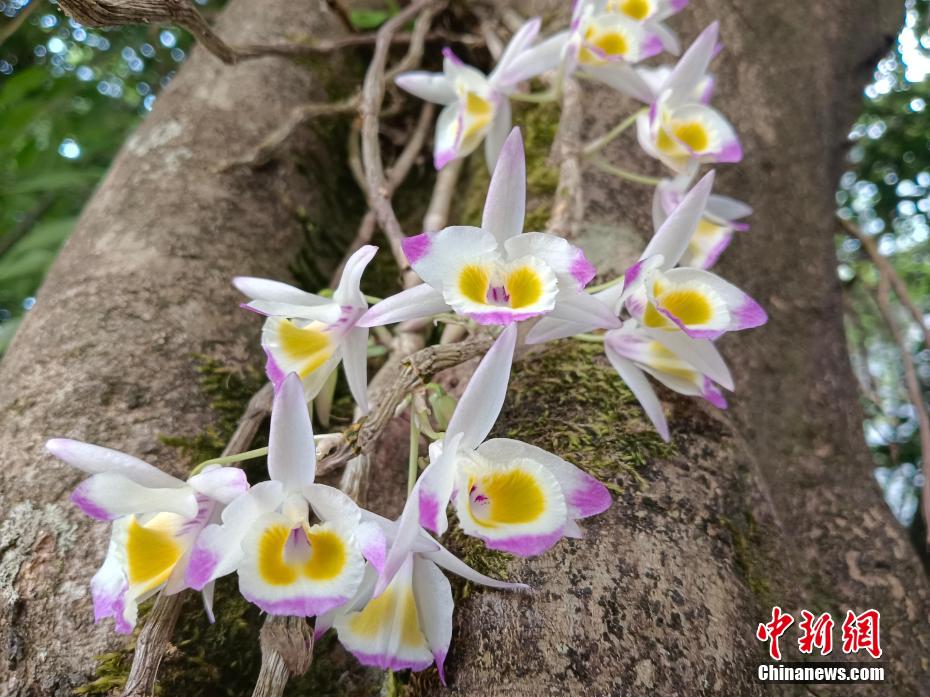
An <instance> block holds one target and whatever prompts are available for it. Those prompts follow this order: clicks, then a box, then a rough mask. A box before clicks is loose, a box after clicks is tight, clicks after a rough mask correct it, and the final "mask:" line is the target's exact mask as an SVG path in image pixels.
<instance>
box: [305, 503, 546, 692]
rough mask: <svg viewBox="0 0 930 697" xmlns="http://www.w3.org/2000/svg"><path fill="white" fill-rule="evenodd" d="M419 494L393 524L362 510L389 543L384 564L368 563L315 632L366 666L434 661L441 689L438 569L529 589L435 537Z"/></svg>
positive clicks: (442, 595) (444, 643)
mask: <svg viewBox="0 0 930 697" xmlns="http://www.w3.org/2000/svg"><path fill="white" fill-rule="evenodd" d="M418 491H419V487H418V486H417V487H415V488H414V490H413V492H412V493H411V495H410V496H409V497H408V498H407V502H406V504H405V506H404V510H403V513H402V514H401V516H400V518H399V519H398V520H397V521H390V520H387V519H386V518H382V517H381V516H378V515H375V514H373V513H368V512H366V513H365V516H366V517H367V518H368V519H369V520H372V521H375V522H377V523H378V524H379V525H380V526H381V528H382V531H383V532H384V534H385V537H386V538H387V540H388V542H389V544H390V548H389V551H388V553H387V558H386V559H385V562H384V567H383V568H382V569H381V570H378V569H376V568H375V567H374V566H372V565H369V566H368V567H367V569H366V572H365V577H364V579H363V580H362V583H361V585H360V586H359V589H358V592H357V593H356V595H355V597H354V598H353V599H352V600H350V601H349V602H348V603H346V604H345V605H344V606H342V607H340V608H338V609H336V610H333V611H331V612H329V613H327V614H326V615H323V616H320V617H318V618H317V620H316V627H315V634H316V635H317V636H318V637H319V636H321V635H322V634H323V633H324V632H325V631H326V630H327V629H328V628H329V627H331V626H334V627H335V628H336V631H337V633H338V635H339V641H340V642H341V643H342V645H343V646H345V647H346V649H348V650H349V651H350V652H351V653H352V654H353V655H354V656H355V657H356V658H357V659H358V660H359V661H360V662H361V663H362V664H364V665H368V666H374V667H377V668H384V669H392V670H399V669H403V668H409V669H411V670H423V669H424V668H428V667H429V666H430V665H432V664H433V663H435V664H436V668H437V669H438V671H439V678H440V680H442V682H443V684H445V672H444V670H443V664H444V662H445V659H446V656H447V655H448V653H449V644H450V643H451V641H452V612H453V600H452V588H451V586H450V585H449V581H448V579H446V577H445V576H444V575H443V574H442V572H441V571H440V567H441V568H443V569H446V570H447V571H451V572H452V573H454V574H456V575H457V576H461V577H462V578H464V579H466V580H468V581H471V582H473V583H477V584H481V585H484V586H489V587H492V588H500V589H509V590H525V589H527V588H528V587H527V586H526V585H524V584H522V583H507V582H505V581H498V580H497V579H493V578H490V577H489V576H485V575H484V574H481V573H478V572H477V571H475V570H474V569H472V568H471V567H469V566H468V565H467V564H465V563H464V562H463V561H461V560H460V559H458V558H457V557H456V556H455V555H453V554H452V553H451V552H449V550H447V549H446V548H445V547H443V546H442V545H441V544H439V543H438V542H437V541H436V540H434V539H433V538H432V537H431V536H430V535H429V534H428V533H427V532H426V531H425V530H424V529H423V528H422V526H421V525H420V521H419V518H420V514H419V496H418Z"/></svg>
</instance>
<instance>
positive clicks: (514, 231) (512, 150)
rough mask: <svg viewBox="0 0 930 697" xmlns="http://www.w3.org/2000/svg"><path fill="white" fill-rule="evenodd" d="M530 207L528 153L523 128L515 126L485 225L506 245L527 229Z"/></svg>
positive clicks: (497, 170)
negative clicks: (527, 194) (528, 200)
mask: <svg viewBox="0 0 930 697" xmlns="http://www.w3.org/2000/svg"><path fill="white" fill-rule="evenodd" d="M525 207H526V157H525V155H524V152H523V137H522V136H521V135H520V129H519V128H514V129H513V130H512V131H511V132H510V135H509V136H508V137H507V140H506V141H505V142H504V146H503V149H502V150H501V154H500V158H499V159H498V161H497V166H496V167H495V168H494V174H493V175H492V176H491V185H490V187H489V188H488V197H487V199H486V201H485V204H484V213H483V215H482V217H481V229H482V230H484V231H487V232H490V233H491V234H492V235H494V238H495V239H496V240H497V244H499V245H502V244H504V243H505V242H506V241H507V240H508V239H510V238H513V237H515V236H517V235H520V233H521V232H523V219H524V216H525V212H526V211H525Z"/></svg>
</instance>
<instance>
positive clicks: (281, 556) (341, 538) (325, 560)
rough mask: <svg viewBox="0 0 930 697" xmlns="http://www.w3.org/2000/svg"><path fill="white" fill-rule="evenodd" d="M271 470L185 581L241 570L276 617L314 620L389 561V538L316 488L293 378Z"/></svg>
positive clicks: (208, 542)
mask: <svg viewBox="0 0 930 697" xmlns="http://www.w3.org/2000/svg"><path fill="white" fill-rule="evenodd" d="M268 473H269V475H270V476H271V480H270V481H267V482H262V483H259V484H256V485H255V486H253V487H252V488H251V489H250V490H249V491H248V492H247V493H246V494H244V495H242V496H240V497H239V498H237V499H236V500H235V501H233V502H232V503H231V504H230V505H229V506H228V507H227V508H226V509H225V510H224V511H223V514H222V519H221V522H219V523H215V524H212V525H210V526H208V527H207V528H206V529H205V530H204V531H203V533H202V534H201V535H200V537H199V538H198V539H197V542H196V544H195V547H194V550H193V552H192V555H191V557H192V558H191V563H190V564H189V566H188V570H187V575H186V582H187V584H188V585H190V586H191V587H192V588H195V589H196V588H201V587H203V586H204V585H206V584H208V583H211V582H212V581H214V580H215V579H217V578H219V577H220V576H224V575H226V574H229V573H232V572H233V571H237V572H238V575H239V591H240V592H241V593H242V595H243V597H245V598H246V599H247V600H248V601H249V602H252V603H254V604H255V605H257V606H258V607H260V608H261V609H262V610H264V611H265V612H267V613H269V614H272V615H298V616H304V617H309V616H313V615H318V614H321V613H324V612H327V611H329V610H332V609H333V608H335V607H338V606H340V605H342V604H343V603H345V602H346V601H348V600H349V599H350V598H351V597H353V595H354V594H355V592H356V591H357V590H358V586H359V584H360V583H361V581H362V575H363V572H364V567H365V560H368V561H370V562H372V563H374V564H376V565H377V566H380V565H381V562H383V560H384V555H385V540H384V535H383V534H382V533H381V530H380V528H379V527H378V526H377V525H375V524H374V523H370V522H366V521H363V520H362V511H361V509H360V508H359V507H358V506H357V505H356V504H355V502H354V501H352V499H351V498H349V497H348V496H347V495H346V494H344V493H343V492H341V491H340V490H339V489H335V488H333V487H331V486H326V485H325V484H317V483H315V482H314V479H315V477H316V449H315V447H314V444H313V429H312V426H311V423H310V414H309V412H308V410H307V405H306V402H305V400H304V396H303V388H302V387H301V384H300V378H299V377H298V376H297V374H295V373H290V374H289V375H288V376H287V377H285V378H284V380H283V382H282V384H281V387H280V389H279V390H278V393H277V394H276V395H275V400H274V405H273V407H272V412H271V431H270V435H269V439H268ZM311 511H312V512H313V514H314V515H315V517H316V519H317V520H318V522H316V523H314V524H311V522H310V513H311Z"/></svg>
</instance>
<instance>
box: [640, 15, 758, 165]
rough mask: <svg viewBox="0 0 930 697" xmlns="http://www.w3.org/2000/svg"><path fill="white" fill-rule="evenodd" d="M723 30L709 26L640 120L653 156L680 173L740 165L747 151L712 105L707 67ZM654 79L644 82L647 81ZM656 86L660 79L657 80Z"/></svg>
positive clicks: (656, 87)
mask: <svg viewBox="0 0 930 697" xmlns="http://www.w3.org/2000/svg"><path fill="white" fill-rule="evenodd" d="M718 31H719V25H718V23H717V22H714V23H713V24H711V25H710V26H708V27H707V28H706V29H705V30H704V31H703V32H702V33H701V35H700V36H699V37H698V38H697V39H696V40H695V42H694V43H693V44H692V45H691V47H690V48H689V49H688V50H687V51H686V52H685V54H684V55H683V56H682V57H681V60H680V61H678V64H677V65H676V66H675V67H674V68H673V69H672V71H671V72H670V73H668V74H667V77H665V79H664V80H663V81H662V83H661V84H660V85H655V84H652V85H650V86H649V91H650V92H651V93H652V94H653V97H654V98H653V99H652V100H651V106H650V108H649V110H648V112H647V113H644V114H642V115H640V116H639V117H638V118H637V120H636V135H637V138H638V140H639V143H640V146H641V147H642V148H643V150H645V151H646V152H647V153H648V154H650V155H652V156H653V157H655V158H657V159H658V160H660V161H661V162H663V163H664V164H665V165H666V166H668V167H669V168H671V169H673V170H674V171H676V172H679V173H681V172H688V171H691V170H693V169H694V168H695V167H697V166H698V165H700V164H702V163H711V162H739V161H740V160H741V159H742V158H743V148H742V145H740V141H739V138H738V137H737V135H736V132H735V131H734V129H733V126H732V125H731V124H730V122H729V121H727V119H726V118H725V117H724V116H723V115H722V114H721V113H720V112H719V111H717V110H716V109H714V108H712V107H710V106H708V105H707V103H706V101H709V98H710V93H711V91H712V89H713V81H712V80H710V79H709V78H708V76H707V68H708V66H709V64H710V61H711V59H712V58H713V57H714V55H715V53H716V52H717V50H718V49H717V34H718ZM648 75H649V74H648V73H643V74H640V75H639V78H640V79H641V80H643V81H644V83H645V84H649V83H648V82H646V78H647V76H648ZM652 82H653V83H654V82H655V79H654V78H653V79H652Z"/></svg>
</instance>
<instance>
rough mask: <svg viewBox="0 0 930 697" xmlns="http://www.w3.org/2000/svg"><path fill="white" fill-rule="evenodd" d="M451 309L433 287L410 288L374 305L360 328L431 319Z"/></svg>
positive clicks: (440, 293) (419, 286)
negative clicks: (424, 318)
mask: <svg viewBox="0 0 930 697" xmlns="http://www.w3.org/2000/svg"><path fill="white" fill-rule="evenodd" d="M448 309H449V305H448V303H446V301H445V298H443V295H442V292H441V291H438V290H435V289H434V288H432V287H431V286H428V285H426V284H425V283H424V284H422V285H418V286H414V287H413V288H408V289H407V290H404V291H401V292H400V293H397V294H396V295H392V296H391V297H389V298H386V299H384V300H382V301H381V302H379V303H378V304H377V305H374V306H373V307H372V308H371V309H370V310H368V312H366V313H365V314H364V315H363V316H362V318H361V319H360V320H359V321H358V326H360V327H380V326H382V325H385V324H393V323H394V322H405V321H407V320H410V319H420V318H423V317H430V316H432V315H435V314H438V313H440V312H446V311H448Z"/></svg>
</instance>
